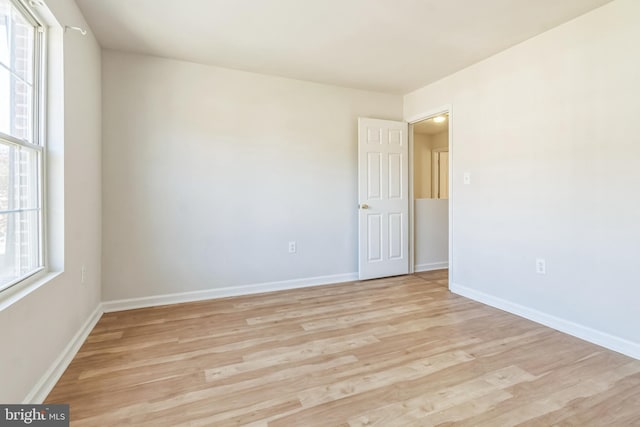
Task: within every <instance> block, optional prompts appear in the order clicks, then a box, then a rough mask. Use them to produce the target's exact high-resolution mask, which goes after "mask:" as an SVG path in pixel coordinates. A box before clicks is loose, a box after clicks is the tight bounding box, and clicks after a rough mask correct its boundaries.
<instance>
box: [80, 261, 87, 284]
mask: <svg viewBox="0 0 640 427" xmlns="http://www.w3.org/2000/svg"><path fill="white" fill-rule="evenodd" d="M80 274H81V277H82V283H85V282H86V281H87V267H85V266H84V265H83V266H82V269H81V270H80Z"/></svg>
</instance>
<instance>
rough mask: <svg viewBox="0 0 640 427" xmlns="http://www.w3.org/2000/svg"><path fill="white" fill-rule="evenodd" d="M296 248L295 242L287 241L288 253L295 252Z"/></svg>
mask: <svg viewBox="0 0 640 427" xmlns="http://www.w3.org/2000/svg"><path fill="white" fill-rule="evenodd" d="M296 250H297V247H296V242H289V253H290V254H295V253H296Z"/></svg>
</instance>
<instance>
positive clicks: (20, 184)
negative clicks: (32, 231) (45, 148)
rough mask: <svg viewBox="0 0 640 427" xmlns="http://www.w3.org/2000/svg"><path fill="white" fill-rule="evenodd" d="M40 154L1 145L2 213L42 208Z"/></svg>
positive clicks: (0, 205)
mask: <svg viewBox="0 0 640 427" xmlns="http://www.w3.org/2000/svg"><path fill="white" fill-rule="evenodd" d="M39 170H40V159H39V153H38V152H37V151H35V150H31V149H28V148H23V147H18V146H14V145H10V144H0V212H2V211H11V210H16V209H36V208H39V207H40V203H39V201H40V176H39Z"/></svg>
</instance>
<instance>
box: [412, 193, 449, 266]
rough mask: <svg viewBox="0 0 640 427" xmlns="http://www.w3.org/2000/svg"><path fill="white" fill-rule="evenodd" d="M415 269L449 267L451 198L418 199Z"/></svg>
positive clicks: (416, 206) (416, 205)
mask: <svg viewBox="0 0 640 427" xmlns="http://www.w3.org/2000/svg"><path fill="white" fill-rule="evenodd" d="M414 206H415V239H414V242H415V256H414V258H415V260H414V264H415V269H416V271H426V270H434V269H441V268H447V267H448V262H449V208H448V207H449V199H416V200H415V202H414Z"/></svg>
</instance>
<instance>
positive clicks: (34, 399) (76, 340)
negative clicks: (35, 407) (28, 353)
mask: <svg viewBox="0 0 640 427" xmlns="http://www.w3.org/2000/svg"><path fill="white" fill-rule="evenodd" d="M102 313H103V311H102V304H98V306H97V307H96V309H95V310H94V311H93V313H91V315H90V316H89V318H88V319H87V320H86V322H84V325H82V327H81V328H80V330H78V332H76V334H75V335H74V336H73V338H71V341H69V344H67V346H66V347H65V348H64V350H62V353H60V355H59V356H58V357H57V358H56V360H55V361H54V362H53V363H52V364H51V366H49V369H47V371H46V372H45V373H44V375H43V376H42V377H41V378H40V380H39V381H38V382H37V383H36V385H35V386H34V387H33V388H32V389H31V391H30V392H29V394H27V396H26V397H25V398H24V400H23V401H22V403H24V404H29V403H32V404H33V403H42V402H44V399H46V398H47V395H48V394H49V393H50V392H51V390H52V389H53V387H54V386H55V385H56V383H57V382H58V380H59V379H60V377H61V376H62V374H63V373H64V371H65V369H67V367H68V366H69V364H70V363H71V361H72V360H73V358H74V357H75V355H76V353H77V352H78V350H80V347H81V346H82V344H84V342H85V340H86V339H87V337H88V336H89V333H90V332H91V331H92V330H93V327H94V326H95V325H96V323H98V320H100V317H101V316H102Z"/></svg>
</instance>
